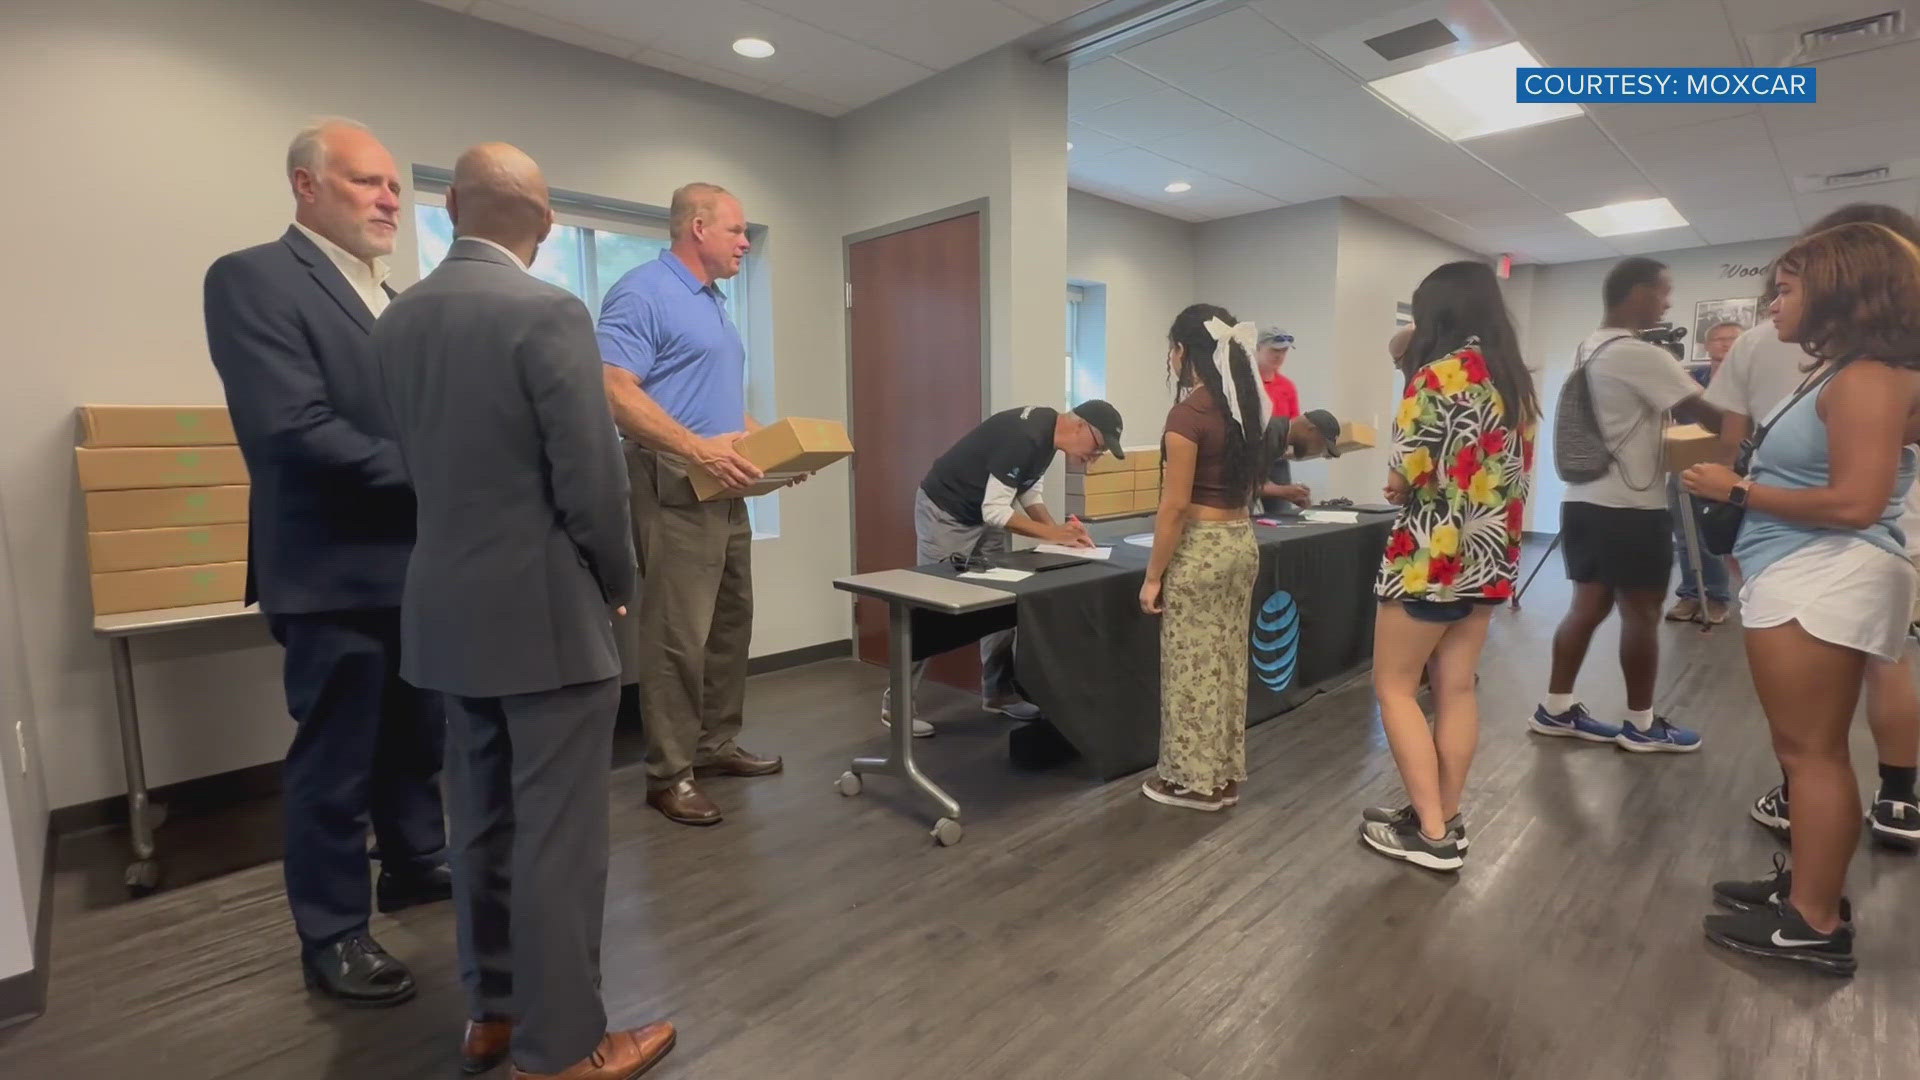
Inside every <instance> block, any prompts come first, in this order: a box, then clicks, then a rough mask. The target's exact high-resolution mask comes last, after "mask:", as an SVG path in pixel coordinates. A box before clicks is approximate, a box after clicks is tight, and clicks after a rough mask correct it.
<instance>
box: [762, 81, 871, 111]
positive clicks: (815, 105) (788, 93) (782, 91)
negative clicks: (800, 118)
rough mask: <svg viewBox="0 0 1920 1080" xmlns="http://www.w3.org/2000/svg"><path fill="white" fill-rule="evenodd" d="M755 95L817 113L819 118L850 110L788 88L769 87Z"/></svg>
mask: <svg viewBox="0 0 1920 1080" xmlns="http://www.w3.org/2000/svg"><path fill="white" fill-rule="evenodd" d="M755 93H757V94H758V95H759V96H761V97H763V98H766V99H767V100H768V101H775V102H779V103H780V104H782V105H791V106H793V107H794V108H796V109H805V110H807V111H808V112H810V113H819V114H820V115H821V116H841V115H844V114H846V113H847V112H848V111H849V108H850V107H849V106H847V105H843V104H841V103H840V102H837V101H828V100H827V99H825V98H818V97H814V96H813V95H812V94H808V93H803V92H801V91H799V90H795V89H793V88H792V87H788V86H769V87H767V88H766V89H764V90H757V91H755Z"/></svg>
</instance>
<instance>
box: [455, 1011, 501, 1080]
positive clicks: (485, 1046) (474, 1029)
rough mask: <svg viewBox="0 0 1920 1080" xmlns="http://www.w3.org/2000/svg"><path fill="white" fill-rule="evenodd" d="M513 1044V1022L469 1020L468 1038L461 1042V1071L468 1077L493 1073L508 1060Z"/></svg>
mask: <svg viewBox="0 0 1920 1080" xmlns="http://www.w3.org/2000/svg"><path fill="white" fill-rule="evenodd" d="M512 1042H513V1021H511V1020H498V1019H495V1020H469V1021H467V1034H466V1037H465V1038H463V1039H461V1040H460V1071H461V1072H463V1073H466V1074H467V1075H468V1076H479V1075H480V1074H481V1073H483V1072H492V1071H493V1067H494V1066H496V1065H498V1064H500V1063H501V1062H503V1061H505V1060H507V1047H508V1045H509V1044H511V1043H512Z"/></svg>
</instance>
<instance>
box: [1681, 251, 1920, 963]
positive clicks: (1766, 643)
mask: <svg viewBox="0 0 1920 1080" xmlns="http://www.w3.org/2000/svg"><path fill="white" fill-rule="evenodd" d="M1774 273H1775V280H1776V285H1777V289H1778V296H1777V298H1776V299H1775V300H1774V302H1773V307H1772V312H1771V314H1772V316H1773V322H1774V327H1775V329H1776V331H1777V332H1778V333H1779V335H1780V338H1781V340H1782V341H1790V342H1795V343H1797V344H1799V345H1800V346H1802V347H1803V348H1804V349H1805V350H1806V351H1807V353H1808V355H1810V356H1813V357H1815V358H1816V359H1818V360H1819V361H1820V365H1819V367H1817V368H1816V369H1815V370H1814V371H1812V372H1810V373H1809V374H1808V378H1807V382H1806V384H1804V385H1803V387H1802V392H1801V393H1799V394H1797V395H1795V396H1794V397H1792V398H1789V399H1788V400H1787V401H1786V403H1784V404H1783V405H1782V406H1781V407H1780V409H1779V410H1778V411H1777V412H1776V413H1775V415H1774V417H1773V418H1772V423H1771V426H1770V427H1767V428H1765V429H1764V437H1763V438H1762V439H1761V442H1760V445H1759V447H1758V448H1757V450H1755V451H1754V453H1753V454H1752V461H1751V467H1750V469H1749V473H1748V476H1747V477H1745V478H1742V477H1741V476H1740V475H1739V474H1737V473H1735V472H1734V471H1733V470H1732V469H1729V468H1727V467H1725V466H1723V465H1711V464H1710V465H1696V466H1694V467H1693V468H1691V469H1688V470H1687V471H1686V473H1685V474H1684V475H1683V476H1682V482H1683V483H1684V484H1685V485H1686V487H1687V490H1688V491H1690V492H1692V493H1694V494H1695V495H1699V496H1703V497H1705V498H1708V499H1712V500H1715V501H1718V502H1730V503H1733V504H1735V505H1738V506H1745V507H1746V519H1745V521H1744V522H1743V523H1742V527H1741V529H1740V534H1739V539H1738V541H1737V542H1736V544H1735V546H1734V559H1735V561H1736V563H1737V564H1738V566H1739V568H1740V571H1741V573H1742V574H1743V575H1744V577H1745V579H1746V584H1745V587H1744V588H1743V590H1742V592H1741V608H1742V611H1741V618H1742V622H1743V623H1744V625H1745V627H1746V647H1747V662H1748V666H1749V667H1750V668H1751V670H1752V672H1753V683H1754V689H1755V690H1756V691H1757V692H1758V694H1759V697H1760V704H1761V706H1762V707H1763V708H1764V709H1765V710H1766V714H1767V724H1768V727H1769V728H1770V729H1771V732H1772V736H1773V747H1774V752H1775V754H1776V755H1777V756H1778V757H1779V759H1780V766H1781V769H1782V771H1783V772H1784V773H1785V774H1786V777H1787V781H1788V787H1789V789H1790V790H1791V791H1792V793H1793V796H1792V811H1791V814H1792V818H1791V820H1792V825H1793V829H1792V849H1793V852H1792V853H1793V858H1792V869H1790V870H1789V869H1786V868H1785V867H1778V868H1777V869H1776V873H1775V875H1774V877H1773V878H1772V879H1763V880H1762V881H1758V882H1738V881H1729V882H1721V883H1718V884H1716V885H1715V886H1714V893H1715V899H1716V901H1717V902H1719V903H1720V904H1721V905H1722V906H1723V907H1728V908H1732V909H1734V911H1735V912H1736V914H1731V915H1713V916H1709V917H1708V919H1707V920H1706V932H1707V937H1708V938H1709V939H1710V940H1712V941H1713V942H1715V943H1716V944H1719V945H1724V946H1726V947H1728V948H1732V949H1736V950H1739V951H1741V952H1746V953H1752V954H1756V955H1761V956H1768V957H1774V958H1779V959H1786V960H1793V961H1797V962H1800V963H1804V964H1809V965H1812V966H1814V967H1817V968H1819V969H1821V970H1824V971H1828V972H1831V973H1834V974H1842V975H1844V974H1850V973H1851V972H1852V971H1853V969H1854V957H1853V924H1852V912H1851V909H1850V908H1849V907H1848V906H1847V903H1846V901H1845V900H1844V899H1843V897H1842V893H1843V892H1844V889H1845V885H1846V872H1847V863H1848V861H1849V860H1850V858H1851V857H1852V854H1853V851H1854V848H1855V846H1856V845H1857V844H1858V842H1859V836H1860V823H1861V813H1860V792H1859V789H1858V786H1857V783H1856V781H1855V779H1854V774H1853V767H1852V764H1851V762H1850V761H1849V760H1848V753H1847V730H1848V728H1849V727H1850V726H1851V724H1852V721H1853V713H1854V707H1855V705H1856V704H1857V703H1858V700H1859V696H1860V680H1861V676H1862V675H1863V674H1864V673H1865V670H1866V664H1867V661H1868V658H1869V657H1870V656H1871V657H1879V658H1881V659H1889V660H1891V659H1897V658H1898V656H1899V655H1900V652H1901V650H1902V647H1903V644H1904V639H1905V631H1906V628H1907V623H1908V619H1909V617H1910V614H1911V608H1912V602H1913V600H1912V598H1913V578H1914V567H1913V563H1912V562H1910V561H1909V560H1908V557H1907V552H1906V542H1905V541H1906V538H1905V536H1904V535H1903V534H1902V532H1901V529H1900V524H1899V518H1900V511H1901V502H1902V500H1903V499H1904V497H1905V495H1906V492H1907V488H1908V487H1910V486H1911V485H1912V484H1913V481H1914V457H1913V453H1912V451H1910V450H1908V449H1907V445H1908V444H1909V443H1911V442H1913V441H1914V440H1915V439H1916V438H1917V437H1920V374H1916V373H1917V372H1920V248H1916V247H1915V245H1914V244H1913V243H1912V242H1910V241H1908V240H1906V239H1904V238H1902V237H1901V236H1899V235H1898V234H1896V233H1895V232H1893V231H1892V230H1889V229H1887V228H1885V227H1883V226H1880V225H1876V224H1864V223H1856V224H1849V225H1842V226H1839V227H1837V228H1833V229H1828V230H1826V231H1825V232H1820V233H1815V234H1813V235H1811V236H1808V237H1806V238H1805V239H1802V240H1801V241H1800V242H1799V243H1797V244H1795V245H1794V246H1793V247H1792V248H1791V249H1789V250H1788V251H1787V253H1786V254H1784V255H1782V256H1781V257H1780V259H1779V261H1778V262H1777V263H1775V264H1774ZM1760 434H1761V433H1756V435H1757V436H1759V435H1760Z"/></svg>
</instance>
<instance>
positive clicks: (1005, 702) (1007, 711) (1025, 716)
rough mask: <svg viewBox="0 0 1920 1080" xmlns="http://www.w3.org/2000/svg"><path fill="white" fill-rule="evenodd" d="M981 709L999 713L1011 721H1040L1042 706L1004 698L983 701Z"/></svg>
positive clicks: (1015, 698) (1018, 699)
mask: <svg viewBox="0 0 1920 1080" xmlns="http://www.w3.org/2000/svg"><path fill="white" fill-rule="evenodd" d="M980 707H981V708H982V709H985V710H986V711H988V712H990V713H999V714H1000V715H1001V716H1004V717H1007V718H1008V719H1010V720H1038V719H1040V706H1038V705H1035V704H1034V703H1033V702H1031V701H1023V700H1021V699H1020V698H1017V697H1010V698H1002V699H1000V700H998V701H983V702H981V703H980Z"/></svg>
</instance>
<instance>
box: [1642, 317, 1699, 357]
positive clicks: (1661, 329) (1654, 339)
mask: <svg viewBox="0 0 1920 1080" xmlns="http://www.w3.org/2000/svg"><path fill="white" fill-rule="evenodd" d="M1635 336H1636V337H1638V338H1639V339H1640V340H1641V341H1644V342H1646V343H1647V344H1649V345H1658V346H1660V347H1661V348H1663V349H1665V350H1667V351H1668V352H1670V353H1672V354H1673V358H1674V359H1675V360H1684V359H1686V356H1687V347H1686V346H1685V345H1682V344H1681V342H1683V341H1685V340H1686V339H1687V328H1686V327H1684V326H1675V325H1673V324H1672V323H1659V324H1658V325H1655V326H1649V327H1647V328H1646V329H1645V330H1642V331H1640V333H1639V334H1637V335H1635Z"/></svg>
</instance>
